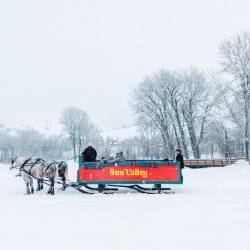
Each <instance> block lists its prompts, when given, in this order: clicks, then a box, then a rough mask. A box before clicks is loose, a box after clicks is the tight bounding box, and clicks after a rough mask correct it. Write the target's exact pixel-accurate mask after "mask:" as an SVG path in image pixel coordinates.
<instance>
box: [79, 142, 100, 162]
mask: <svg viewBox="0 0 250 250" xmlns="http://www.w3.org/2000/svg"><path fill="white" fill-rule="evenodd" d="M82 156H83V162H94V161H96V157H97V152H96V150H95V149H94V148H93V147H92V146H88V147H87V148H86V149H85V150H84V151H83V153H82Z"/></svg>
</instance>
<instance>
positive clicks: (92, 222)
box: [0, 161, 250, 250]
mask: <svg viewBox="0 0 250 250" xmlns="http://www.w3.org/2000/svg"><path fill="white" fill-rule="evenodd" d="M71 165H72V164H71ZM183 172H184V178H185V179H184V180H185V184H184V185H182V186H173V188H174V190H175V192H176V193H175V194H171V195H166V194H161V195H146V194H134V193H132V194H131V193H130V194H115V195H101V194H98V195H92V196H91V195H90V196H88V195H83V194H80V193H77V192H74V191H72V190H68V191H66V193H63V192H57V193H56V195H55V196H48V195H46V194H45V192H44V193H35V194H34V195H31V196H27V195H24V184H23V181H22V179H21V178H15V177H14V173H13V172H10V171H9V169H8V166H6V165H0V185H1V186H0V249H2V250H9V249H11V250H14V249H15V250H30V249H32V250H40V249H43V250H44V249H46V250H48V249H65V250H66V249H67V250H69V249H91V250H95V249H99V250H101V249H109V250H112V249H116V250H118V249H124V250H129V249H137V250H138V249H143V250H147V249H150V250H158V249H159V250H165V249H168V250H174V249H180V250H184V249H185V250H186V249H190V250H196V249H197V250H198V249H199V250H201V249H202V250H206V249H209V250H211V249H219V250H222V249H223V250H231V249H232V250H249V249H250V167H249V166H248V165H247V164H246V163H245V162H244V161H240V162H238V164H236V165H233V166H230V167H226V168H214V169H212V168H209V169H199V170H198V169H197V170H191V169H185V170H184V171H183Z"/></svg>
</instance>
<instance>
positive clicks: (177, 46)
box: [0, 0, 250, 129]
mask: <svg viewBox="0 0 250 250" xmlns="http://www.w3.org/2000/svg"><path fill="white" fill-rule="evenodd" d="M243 30H248V31H249V30H250V1H249V0H234V1H230V0H206V1H202V0H192V1H191V0H189V1H188V0H182V1H180V0H174V1H172V0H162V1H160V0H152V1H147V0H99V1H98V0H88V1H87V0H67V1H63V0H42V1H34V0H30V1H26V0H22V1H20V0H8V1H7V0H0V91H1V95H0V122H2V123H4V124H8V125H11V126H19V125H20V124H28V123H30V124H32V125H33V126H35V127H37V128H41V127H42V126H44V121H50V123H51V124H52V126H54V124H55V123H56V122H57V119H58V117H59V116H60V112H61V111H62V109H63V108H64V107H66V106H76V107H79V108H81V109H83V110H85V111H87V113H88V114H89V117H90V119H91V120H92V121H93V122H94V123H96V124H97V125H98V126H99V128H101V129H103V128H115V127H120V126H123V125H130V124H133V117H132V112H131V110H130V105H129V102H130V99H131V97H130V95H131V92H132V87H133V86H135V85H136V84H137V83H138V82H139V81H140V80H141V79H142V78H143V77H144V76H145V75H146V74H150V73H152V72H154V71H156V70H158V69H159V68H170V69H174V68H181V67H186V66H189V65H196V66H199V67H201V68H203V69H204V70H206V69H210V68H214V67H216V63H217V60H218V58H217V57H218V56H217V46H218V43H219V42H220V40H222V39H224V38H228V37H230V36H231V35H233V34H234V33H236V32H241V31H243ZM54 128H55V126H54Z"/></svg>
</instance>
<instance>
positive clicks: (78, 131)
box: [61, 107, 103, 158]
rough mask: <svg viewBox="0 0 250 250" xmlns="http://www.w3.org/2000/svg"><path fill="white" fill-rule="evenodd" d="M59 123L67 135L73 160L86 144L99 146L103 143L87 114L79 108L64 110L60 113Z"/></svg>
mask: <svg viewBox="0 0 250 250" xmlns="http://www.w3.org/2000/svg"><path fill="white" fill-rule="evenodd" d="M61 123H62V125H63V127H64V129H65V131H66V132H67V134H68V135H69V138H70V141H71V145H72V149H73V155H74V158H76V156H77V154H80V153H81V152H82V150H83V149H84V148H85V147H86V146H87V145H88V144H90V143H91V144H95V145H96V146H101V144H102V143H103V139H102V137H101V136H100V135H99V132H98V130H97V128H96V127H95V126H94V125H93V124H92V123H91V122H90V120H89V118H88V115H87V113H86V112H85V111H83V110H81V109H79V108H75V107H67V108H65V109H64V110H63V112H62V116H61Z"/></svg>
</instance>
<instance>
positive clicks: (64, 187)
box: [62, 173, 66, 191]
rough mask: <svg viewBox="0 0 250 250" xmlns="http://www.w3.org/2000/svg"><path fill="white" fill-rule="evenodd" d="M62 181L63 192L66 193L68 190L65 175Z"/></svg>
mask: <svg viewBox="0 0 250 250" xmlns="http://www.w3.org/2000/svg"><path fill="white" fill-rule="evenodd" d="M62 181H63V186H62V191H65V189H66V178H65V173H63V175H62Z"/></svg>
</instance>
